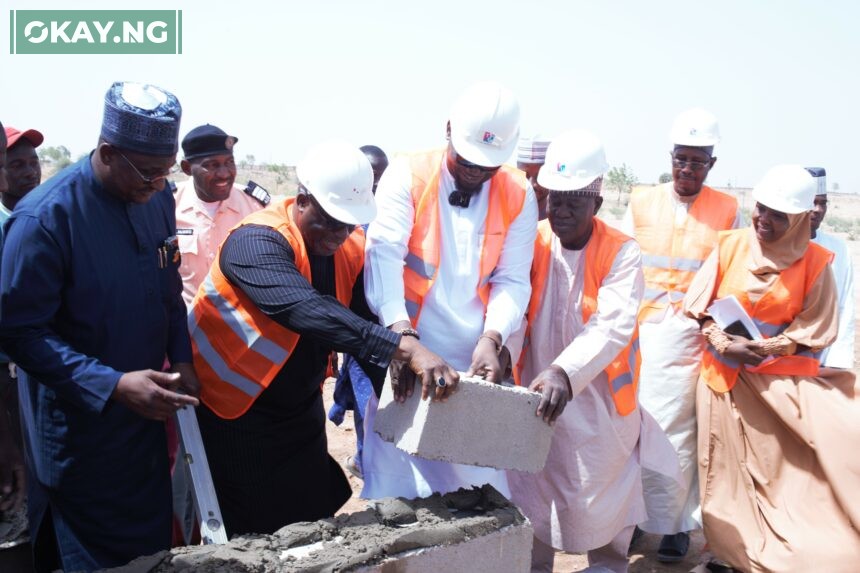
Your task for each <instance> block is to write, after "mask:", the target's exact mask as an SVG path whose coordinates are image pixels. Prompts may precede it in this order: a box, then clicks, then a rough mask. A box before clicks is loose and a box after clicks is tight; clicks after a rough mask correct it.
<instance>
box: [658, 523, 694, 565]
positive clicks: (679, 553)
mask: <svg viewBox="0 0 860 573" xmlns="http://www.w3.org/2000/svg"><path fill="white" fill-rule="evenodd" d="M688 549H690V534H689V533H687V532H685V531H682V532H681V533H676V534H675V535H664V536H663V540H662V541H661V542H660V548H659V549H658V550H657V561H659V562H660V563H678V562H679V561H683V560H684V557H685V556H686V555H687V550H688Z"/></svg>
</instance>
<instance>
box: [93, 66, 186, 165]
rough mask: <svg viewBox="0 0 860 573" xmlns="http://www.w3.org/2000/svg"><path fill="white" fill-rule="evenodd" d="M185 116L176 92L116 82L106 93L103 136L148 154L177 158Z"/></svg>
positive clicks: (127, 148) (110, 140) (126, 147)
mask: <svg viewBox="0 0 860 573" xmlns="http://www.w3.org/2000/svg"><path fill="white" fill-rule="evenodd" d="M181 117H182V106H180V105H179V100H178V99H176V96H174V95H173V94H172V93H170V92H168V91H164V90H162V89H161V88H158V87H156V86H153V85H149V84H141V83H135V82H115V83H114V84H113V85H112V86H111V87H110V89H109V90H108V91H107V93H106V94H105V109H104V118H103V119H102V130H101V137H102V139H104V140H105V141H106V142H108V143H110V144H111V145H115V146H116V147H119V148H121V149H126V150H128V151H134V152H136V153H142V154H144V155H155V156H169V155H175V154H176V152H177V151H178V150H179V120H180V119H181Z"/></svg>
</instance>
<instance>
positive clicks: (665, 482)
mask: <svg viewBox="0 0 860 573" xmlns="http://www.w3.org/2000/svg"><path fill="white" fill-rule="evenodd" d="M664 189H666V192H667V193H669V194H670V197H671V198H672V203H673V205H674V208H675V225H676V226H678V227H680V226H682V225H683V224H684V221H685V220H686V218H687V216H688V215H689V210H690V206H691V205H692V204H693V201H684V200H682V199H681V198H679V197H678V195H676V194H675V193H674V190H673V189H672V186H671V185H665V186H664ZM743 226H744V221H743V216H742V214H741V212H740V209H739V210H738V212H737V214H736V216H735V220H734V223H733V225H732V228H733V229H739V228H741V227H743ZM621 230H622V231H623V232H624V233H626V234H628V235H630V236H632V237H634V238H635V236H636V235H635V232H634V231H635V229H634V224H633V215H632V212H631V210H630V208H629V207H628V209H627V212H626V214H625V216H624V220H623V221H622V224H621ZM666 232H672V230H671V229H667V230H666ZM639 344H640V351H641V353H642V369H641V371H640V377H639V379H640V384H639V404H640V405H641V407H642V408H644V409H645V410H647V411H648V413H649V414H651V415H652V416H653V417H654V419H656V420H657V423H658V424H660V427H661V428H663V431H664V432H665V433H666V436H667V437H668V438H669V441H671V442H672V445H673V446H674V447H675V451H676V452H677V454H678V461H679V462H680V464H681V472H682V474H683V477H684V479H683V484H678V483H677V482H675V481H674V480H672V479H669V478H667V477H666V476H665V475H663V474H660V473H657V472H652V471H651V470H649V469H645V470H643V472H642V480H643V486H644V491H645V503H646V507H647V511H648V520H647V521H645V522H643V523H641V524H640V525H639V527H640V528H641V529H643V530H644V531H647V532H649V533H658V534H664V535H671V534H675V533H678V532H681V531H692V530H694V529H699V528H701V527H702V516H701V507H700V504H699V473H698V462H697V459H696V451H697V450H696V440H697V431H696V383H697V381H698V379H699V370H700V368H701V362H702V351H703V350H704V339H703V338H702V335H701V333H700V332H699V324H698V323H697V322H696V321H695V320H692V319H691V318H688V317H686V316H684V314H683V311H681V309H680V308H672V307H669V308H667V309H666V310H665V312H663V313H657V314H655V315H652V316H649V317H648V319H647V322H643V323H641V324H640V325H639Z"/></svg>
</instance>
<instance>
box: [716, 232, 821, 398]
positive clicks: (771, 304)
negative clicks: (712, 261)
mask: <svg viewBox="0 0 860 573" xmlns="http://www.w3.org/2000/svg"><path fill="white" fill-rule="evenodd" d="M751 237H752V234H751V231H750V229H738V230H735V231H726V232H723V233H720V237H719V246H718V247H717V248H718V249H719V251H718V254H719V265H718V271H717V272H718V276H717V283H718V287H717V292H716V297H715V298H724V297H727V296H729V295H733V296H735V297H736V298H737V299H738V301H739V302H740V303H741V305H742V306H743V307H744V309H745V310H746V311H747V314H749V316H750V318H752V319H753V321H754V322H755V324H756V325H757V326H758V328H759V330H760V331H761V333H762V335H763V336H764V337H765V338H772V337H774V336H778V335H779V334H781V333H782V332H783V331H784V330H785V329H786V328H788V326H789V325H790V324H791V323H792V321H793V320H794V318H795V317H796V316H797V314H798V313H800V311H801V310H802V307H803V301H804V299H805V298H806V293H808V292H809V290H810V289H811V288H812V285H813V284H815V281H817V280H818V277H819V276H820V275H821V273H822V272H823V271H824V269H825V268H827V264H828V263H829V262H830V259H831V254H830V252H829V251H827V250H825V249H822V248H820V247H818V245H816V244H814V243H810V244H809V247H808V248H807V250H806V253H804V255H803V256H802V257H801V258H800V259H798V260H797V261H795V262H794V263H793V264H792V265H791V266H790V267H788V268H787V269H785V270H783V271H782V272H780V274H779V278H778V279H777V280H776V281H774V283H773V284H772V285H771V287H770V288H769V289H768V290H767V292H766V293H765V294H764V295H762V297H761V298H760V299H759V300H758V301H756V303H755V304H753V303H752V302H751V301H750V300H749V297H748V295H747V290H746V281H747V277H748V274H749V271H748V270H747V261H748V260H749V256H750V254H749V242H750V240H755V239H752V238H751ZM740 368H741V365H740V364H738V363H737V362H735V361H733V360H730V359H728V358H726V357H725V356H721V355H720V354H719V353H718V352H717V351H716V350H714V348H713V347H712V346H711V345H710V344H708V345H707V346H706V351H705V353H704V354H703V357H702V378H703V379H704V380H705V382H706V383H707V384H708V386H709V387H710V388H711V389H712V390H714V391H715V392H728V391H729V390H731V389H732V387H734V385H735V383H736V382H737V378H738V374H739V372H740ZM818 368H819V361H818V357H817V356H815V355H814V354H812V353H811V352H799V353H797V354H795V355H792V356H781V357H777V358H775V359H773V360H771V361H768V362H767V363H764V364H761V365H759V366H757V367H750V368H749V371H750V372H756V373H760V374H774V375H784V376H815V375H816V374H817V373H818Z"/></svg>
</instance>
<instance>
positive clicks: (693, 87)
mask: <svg viewBox="0 0 860 573" xmlns="http://www.w3.org/2000/svg"><path fill="white" fill-rule="evenodd" d="M5 4H6V5H7V8H8V9H57V8H66V9H100V8H116V7H117V6H116V4H115V2H100V1H85V0H80V1H77V2H69V1H65V2H48V1H39V0H28V1H27V2H26V3H24V2H21V3H20V5H16V2H15V1H12V2H7V3H5ZM122 7H123V8H127V9H134V8H141V9H182V10H183V21H184V27H183V54H181V55H170V56H156V55H152V56H143V55H141V56H120V55H108V56H106V55H102V56H93V55H86V56H73V55H62V56H61V55H10V54H9V53H8V48H7V46H8V45H9V38H8V34H9V26H8V18H9V15H8V10H7V11H6V12H5V13H0V19H3V20H4V22H3V23H2V25H0V46H2V47H3V48H2V50H0V77H2V86H3V89H2V90H0V120H2V121H3V122H4V124H7V125H14V126H16V127H35V128H38V129H40V130H41V131H43V132H44V133H45V135H46V143H47V144H48V145H60V144H62V145H66V146H67V147H69V148H70V149H71V150H72V152H73V153H74V154H75V155H78V154H80V153H83V152H85V151H87V150H88V149H89V148H90V147H92V146H93V145H94V143H95V140H96V138H97V136H98V128H99V123H100V118H101V105H102V104H101V102H102V98H103V94H104V92H105V90H106V89H107V88H108V86H109V85H110V84H111V83H112V82H113V81H114V80H119V79H129V80H138V81H146V82H150V83H153V84H156V85H159V86H162V87H164V88H166V89H169V90H170V91H173V92H174V93H175V94H176V95H177V96H178V97H179V99H180V101H181V102H182V104H183V108H184V117H183V127H182V133H183V134H184V133H185V132H187V131H188V130H190V129H191V128H192V127H194V126H196V125H199V124H201V123H207V122H209V123H214V124H216V125H219V126H220V127H222V128H224V129H226V130H227V131H228V132H230V133H232V134H234V135H236V136H238V137H239V139H240V141H239V143H238V145H237V146H236V154H237V156H239V157H240V158H241V157H244V156H245V155H246V154H253V155H254V156H255V157H256V158H257V160H258V161H273V162H285V163H295V162H296V161H297V160H298V159H300V158H301V156H302V154H303V152H304V150H305V149H307V148H308V147H309V146H310V145H312V144H313V143H316V142H318V141H321V140H323V139H326V138H329V137H333V136H339V137H344V138H346V139H348V140H350V141H352V142H354V143H355V144H356V145H363V144H366V143H374V144H377V145H380V146H381V147H383V148H384V149H385V150H386V151H389V152H395V151H408V150H412V149H419V148H429V147H434V146H437V145H440V144H441V143H442V142H443V136H444V126H445V120H446V119H447V117H446V116H447V112H448V109H449V107H450V104H451V102H452V101H453V99H454V98H455V97H456V95H457V94H458V93H459V92H460V91H461V90H462V89H463V88H465V87H466V86H467V85H469V84H470V83H472V82H474V81H477V80H482V79H495V80H498V81H501V82H502V83H505V84H507V85H508V86H509V87H510V88H511V89H512V90H513V91H514V92H515V93H516V94H517V95H518V96H519V98H520V103H521V107H522V124H523V131H524V132H525V133H530V132H541V133H544V134H549V135H552V134H555V133H558V132H561V131H563V130H565V129H569V128H574V127H583V128H587V129H590V130H592V131H594V132H595V133H596V134H597V135H598V136H599V137H601V138H602V139H603V140H604V142H605V144H606V149H607V153H608V156H609V160H610V162H611V163H613V164H619V165H620V164H621V163H622V162H623V163H627V164H628V165H629V166H631V167H632V169H633V171H634V172H635V173H636V175H637V176H638V177H639V179H640V180H641V181H644V182H649V181H655V180H656V179H657V177H658V176H659V175H660V173H662V172H664V171H667V170H668V168H669V158H668V150H669V144H668V139H667V137H668V136H667V134H668V131H669V128H670V126H671V122H672V119H673V118H674V116H675V115H676V114H677V113H678V112H680V111H682V110H684V109H687V108H690V107H695V106H700V107H704V108H706V109H709V110H711V111H712V112H713V113H714V114H716V115H717V117H718V118H719V120H720V128H721V132H722V136H723V140H722V142H721V144H720V145H719V146H718V147H717V149H716V155H717V156H718V157H719V161H718V162H717V165H716V167H715V168H714V170H713V171H712V173H711V178H710V181H711V182H712V183H713V184H715V185H726V184H727V183H728V182H731V183H732V185H734V186H752V185H753V184H755V183H756V181H757V180H758V179H759V178H760V177H761V176H762V175H763V174H764V172H765V171H766V170H767V169H768V168H769V167H771V166H772V165H775V164H778V163H801V164H805V165H813V164H814V165H821V166H824V167H826V168H827V170H828V180H829V183H830V184H831V185H832V184H833V183H834V182H835V183H839V186H840V188H841V190H842V191H853V192H860V173H858V171H857V170H856V169H854V168H853V167H852V166H853V165H855V164H856V163H857V161H856V156H857V154H858V145H857V144H856V137H855V136H856V134H858V133H860V113H858V109H857V107H858V102H860V73H858V71H860V34H857V33H856V31H855V30H854V27H855V26H856V23H857V21H858V16H860V4H857V3H854V2H834V1H831V2H817V3H812V2H799V1H791V0H789V1H780V2H776V1H770V2H754V1H747V2H738V1H722V2H710V3H706V2H691V1H688V2H676V1H666V2H662V1H652V2H641V1H640V2H634V1H602V2H598V1H587V2H586V1H567V2H549V1H546V2H545V1H540V0H533V1H531V2H528V3H526V2H503V1H497V2H489V1H483V0H479V1H467V0H460V1H458V2H455V1H450V0H439V1H435V2H424V3H417V2H406V1H401V2H393V1H383V0H365V1H363V2H354V1H353V2H349V1H341V0H337V1H323V0H317V1H316V2H263V1H259V0H244V1H242V2H229V3H228V2H203V1H196V0H194V1H175V2H164V3H158V4H152V5H150V4H147V3H142V2H141V3H139V4H135V3H133V2H125V3H123V6H122Z"/></svg>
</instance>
